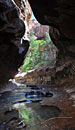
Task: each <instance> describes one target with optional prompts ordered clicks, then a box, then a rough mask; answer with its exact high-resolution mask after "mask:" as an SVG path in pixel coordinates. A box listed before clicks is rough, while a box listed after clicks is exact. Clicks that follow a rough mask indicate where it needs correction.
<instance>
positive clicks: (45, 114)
mask: <svg viewBox="0 0 75 130" xmlns="http://www.w3.org/2000/svg"><path fill="white" fill-rule="evenodd" d="M31 87H32V86H30V87H29V86H27V87H26V86H25V87H19V88H16V89H15V90H14V91H12V92H11V91H9V92H8V91H7V92H4V93H1V94H0V130H18V129H21V130H23V129H24V130H25V129H26V130H29V129H30V130H38V127H39V130H44V128H43V127H42V128H41V122H42V121H44V120H47V119H49V118H52V117H57V116H59V114H60V113H61V110H60V109H59V108H58V107H56V106H49V105H48V104H47V103H46V101H47V102H49V101H50V100H51V98H52V96H53V93H52V92H51V91H50V90H48V89H47V90H46V89H43V88H42V89H33V90H32V89H31ZM43 100H44V101H45V104H44V103H43ZM45 129H46V128H45ZM49 130H50V129H49Z"/></svg>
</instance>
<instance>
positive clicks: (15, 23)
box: [0, 0, 29, 83]
mask: <svg viewBox="0 0 75 130" xmlns="http://www.w3.org/2000/svg"><path fill="white" fill-rule="evenodd" d="M19 15H20V13H19V10H18V8H17V7H16V6H15V4H14V3H13V2H12V1H10V0H3V1H2V0H0V83H4V82H7V81H8V79H9V78H12V77H13V76H14V75H15V73H16V72H17V69H18V67H19V66H20V65H21V64H22V62H23V60H24V55H25V54H26V52H27V50H28V46H29V45H24V46H25V47H24V46H22V43H21V38H22V36H23V35H24V33H25V24H24V22H23V21H22V20H21V19H20V17H19ZM26 43H27V42H26Z"/></svg>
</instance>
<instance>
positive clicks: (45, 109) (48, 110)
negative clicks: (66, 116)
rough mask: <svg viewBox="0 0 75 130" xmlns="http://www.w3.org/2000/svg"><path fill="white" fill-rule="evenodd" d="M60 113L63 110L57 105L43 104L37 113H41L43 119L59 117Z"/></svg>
mask: <svg viewBox="0 0 75 130" xmlns="http://www.w3.org/2000/svg"><path fill="white" fill-rule="evenodd" d="M60 113H61V110H60V109H59V108H58V107H56V106H48V105H42V106H41V107H40V108H39V109H37V114H38V115H40V117H41V119H43V120H47V119H49V118H53V117H58V116H59V115H60Z"/></svg>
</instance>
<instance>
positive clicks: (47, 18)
mask: <svg viewBox="0 0 75 130" xmlns="http://www.w3.org/2000/svg"><path fill="white" fill-rule="evenodd" d="M29 2H30V5H31V7H32V10H33V13H34V15H35V17H36V18H37V20H38V21H39V22H40V23H41V24H44V25H49V26H50V31H49V32H50V36H51V39H52V41H53V43H54V44H55V45H56V47H57V48H58V52H57V63H56V72H57V71H59V74H58V75H57V74H56V75H57V76H55V77H54V78H55V79H58V78H59V77H60V75H61V74H62V72H63V73H64V74H63V76H61V77H62V78H63V79H64V75H65V74H66V72H65V71H64V69H66V68H67V69H68V73H67V76H68V78H69V71H70V70H72V72H73V73H72V75H71V76H73V77H75V1H74V0H51V1H50V0H44V1H43V0H41V1H40V0H37V1H33V0H29ZM62 66H64V67H62ZM61 68H63V69H62V71H61ZM57 77H58V78H57ZM62 78H61V80H62Z"/></svg>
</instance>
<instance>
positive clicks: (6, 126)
mask: <svg viewBox="0 0 75 130" xmlns="http://www.w3.org/2000/svg"><path fill="white" fill-rule="evenodd" d="M0 115H1V114H0ZM1 117H2V118H1V120H2V121H0V130H18V129H20V128H22V130H24V129H23V128H25V127H26V125H25V123H24V121H23V120H22V121H21V120H20V119H19V113H18V111H16V110H11V111H10V110H7V111H5V112H4V113H3V115H1Z"/></svg>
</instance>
